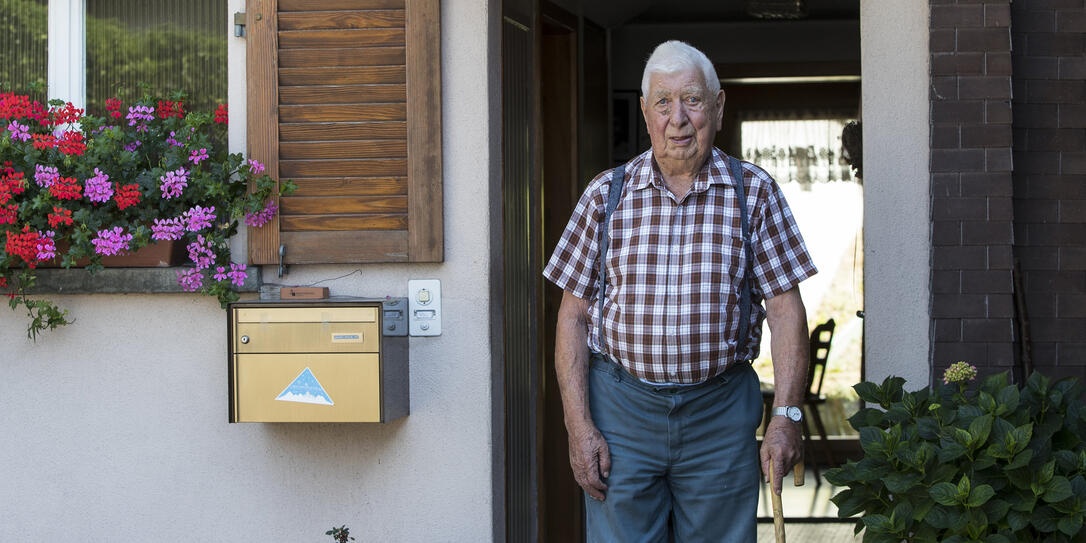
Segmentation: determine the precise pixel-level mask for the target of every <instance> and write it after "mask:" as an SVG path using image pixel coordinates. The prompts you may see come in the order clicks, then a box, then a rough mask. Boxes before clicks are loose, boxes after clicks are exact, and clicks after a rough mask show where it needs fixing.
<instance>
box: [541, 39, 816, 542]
mask: <svg viewBox="0 0 1086 543" xmlns="http://www.w3.org/2000/svg"><path fill="white" fill-rule="evenodd" d="M641 85H642V89H641V90H642V94H643V97H642V98H641V111H642V112H643V113H644V115H645V122H646V124H647V127H648V133H649V138H650V139H651V140H652V149H650V150H648V151H646V152H645V153H643V154H641V155H640V156H638V157H636V158H634V159H633V160H631V161H630V162H628V163H626V164H625V165H623V166H620V167H618V168H616V169H615V170H609V171H606V172H604V173H601V174H600V175H598V176H597V177H596V178H595V179H593V180H592V182H591V183H589V185H588V187H587V189H586V190H585V192H584V195H583V196H582V197H581V199H580V201H579V202H578V204H577V207H576V209H575V211H574V213H573V217H572V218H571V219H570V221H569V224H568V225H567V226H566V229H565V232H564V233H563V234H562V238H561V240H560V241H559V242H558V246H557V248H556V249H555V251H554V254H553V255H552V256H551V259H550V261H549V262H548V263H547V267H546V269H545V270H544V276H545V277H546V278H547V279H549V280H550V281H552V282H554V283H555V284H557V285H558V286H559V287H562V288H563V289H564V290H565V293H564V295H563V298H562V304H561V307H560V309H559V314H558V329H557V345H556V349H555V351H556V354H555V366H556V368H557V371H558V383H559V386H560V388H561V393H562V403H563V409H564V413H565V424H566V429H567V430H568V432H569V455H570V464H571V465H572V466H573V472H574V474H575V477H576V479H577V482H578V484H580V485H581V487H582V488H583V489H584V491H585V492H586V493H587V496H588V497H590V498H591V499H588V498H586V500H585V504H586V511H587V517H588V536H589V540H590V541H601V542H602V541H607V542H611V541H615V542H632V541H668V538H669V537H670V538H671V539H672V540H674V541H683V542H688V541H735V542H744V543H747V542H751V541H754V540H755V530H756V526H755V512H756V511H755V510H756V509H757V503H758V476H759V472H761V473H763V474H767V473H769V466H770V464H772V465H773V473H774V475H775V477H774V480H773V481H772V487H773V491H774V492H777V493H780V490H781V479H782V477H783V476H784V474H785V473H786V472H787V471H788V470H789V469H790V468H791V467H792V466H793V465H794V464H795V463H797V462H798V461H799V460H800V458H801V457H802V443H801V437H800V428H799V427H798V424H797V423H798V422H799V421H800V417H801V416H802V412H801V411H800V410H799V408H798V406H799V405H800V403H801V401H802V398H803V388H804V385H805V383H804V381H805V379H806V368H807V356H808V354H807V324H806V315H805V310H804V307H803V301H802V300H801V298H800V295H799V290H798V287H797V285H798V284H799V283H800V282H801V281H803V280H804V279H806V278H807V277H810V276H811V275H814V274H815V273H816V270H815V268H814V265H813V264H812V263H811V259H810V256H809V255H808V253H807V250H806V248H805V247H804V244H803V239H802V237H801V236H800V233H799V230H798V228H797V227H796V224H795V221H794V219H793V218H792V213H791V211H790V210H789V209H788V204H787V203H786V202H785V200H784V196H783V195H782V194H781V191H780V188H779V187H778V186H777V184H776V183H775V182H774V181H773V179H772V178H770V177H769V175H767V174H766V172H765V171H763V170H762V169H761V168H758V167H757V166H755V165H753V164H749V163H740V162H739V161H738V160H735V159H732V158H731V157H729V156H727V155H726V154H724V153H723V152H722V151H720V150H719V149H716V148H714V147H713V138H714V136H715V135H716V133H717V132H718V131H719V130H720V128H721V122H722V119H723V108H724V91H722V90H721V89H720V82H719V80H718V79H717V75H716V71H715V70H714V68H713V65H712V63H711V62H710V61H709V59H708V58H706V56H705V55H704V54H703V53H701V52H700V51H698V50H697V49H694V48H693V47H691V46H689V45H687V44H685V43H682V42H678V41H670V42H666V43H663V44H661V45H659V46H658V47H657V48H656V50H655V51H654V52H653V53H652V56H651V57H649V60H648V62H647V64H646V66H645V72H644V76H643V78H642V84H641ZM763 299H764V300H765V308H764V309H763V308H762V305H761V303H762V300H763ZM763 318H767V319H768V321H769V327H770V330H771V331H772V342H771V348H772V354H773V374H774V380H775V387H776V398H775V400H774V407H775V408H776V409H775V410H774V414H775V415H780V416H774V417H773V419H772V420H771V421H770V423H769V427H768V429H767V430H766V434H765V439H764V442H763V445H762V450H761V462H760V464H761V465H760V468H761V469H759V458H758V452H757V444H756V443H757V442H756V440H755V437H754V432H755V429H756V428H757V427H758V425H759V423H760V422H761V415H762V396H761V393H760V390H759V386H758V377H757V375H756V374H755V372H754V370H753V369H752V368H751V365H750V360H751V359H753V358H755V357H757V356H758V352H759V341H760V339H761V323H762V319H763Z"/></svg>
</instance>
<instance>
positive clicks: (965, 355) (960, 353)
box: [930, 0, 1016, 380]
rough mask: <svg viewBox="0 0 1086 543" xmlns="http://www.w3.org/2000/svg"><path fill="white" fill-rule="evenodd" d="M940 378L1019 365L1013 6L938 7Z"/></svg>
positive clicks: (934, 139) (1004, 0)
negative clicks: (962, 370)
mask: <svg viewBox="0 0 1086 543" xmlns="http://www.w3.org/2000/svg"><path fill="white" fill-rule="evenodd" d="M930 24H931V43H930V50H931V172H932V173H931V189H932V190H931V197H932V202H931V203H932V206H931V214H932V215H931V220H932V319H933V324H934V336H933V341H934V348H933V351H932V355H933V357H934V365H935V372H934V374H933V378H934V379H936V380H938V379H939V378H940V377H941V375H942V372H943V369H945V368H946V367H947V366H948V365H950V364H952V363H954V362H956V361H958V360H965V361H967V362H970V363H972V364H975V365H976V366H977V367H978V368H981V369H982V370H983V371H984V372H985V373H992V372H996V371H1002V370H1003V369H1007V367H1009V366H1011V365H1012V364H1013V363H1014V360H1015V356H1016V352H1015V344H1014V341H1015V330H1014V304H1013V294H1012V267H1013V254H1012V253H1013V250H1012V246H1013V243H1014V229H1013V221H1014V212H1013V205H1012V196H1013V192H1012V179H1011V169H1012V164H1011V145H1012V133H1011V120H1012V119H1011V53H1010V49H1011V30H1010V26H1011V6H1010V0H991V1H977V0H973V1H969V0H932V2H931V23H930Z"/></svg>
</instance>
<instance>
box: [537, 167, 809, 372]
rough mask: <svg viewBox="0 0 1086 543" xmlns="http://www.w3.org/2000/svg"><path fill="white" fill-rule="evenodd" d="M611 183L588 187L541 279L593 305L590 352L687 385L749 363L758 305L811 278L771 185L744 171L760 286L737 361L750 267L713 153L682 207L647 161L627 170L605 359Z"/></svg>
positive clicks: (728, 184) (755, 171)
mask: <svg viewBox="0 0 1086 543" xmlns="http://www.w3.org/2000/svg"><path fill="white" fill-rule="evenodd" d="M610 177H611V176H610V171H609V170H608V171H605V172H603V173H601V174H599V175H597V176H596V178H595V179H593V180H592V182H591V183H589V184H588V188H586V189H585V192H584V194H583V195H582V196H581V199H580V201H579V202H577V207H576V209H574V211H573V216H572V217H571V218H570V220H569V223H568V224H567V225H566V229H565V231H564V232H563V233H562V237H561V239H560V240H559V241H558V245H557V247H555V249H554V253H553V254H552V255H551V258H550V261H549V262H548V263H547V267H546V268H545V269H544V270H543V276H544V277H546V278H547V279H548V280H550V281H551V282H553V283H554V284H556V285H558V286H559V287H561V288H563V289H565V290H568V291H570V292H571V293H573V294H574V295H576V296H577V297H579V298H582V299H587V300H590V301H591V304H590V307H591V309H590V310H589V312H588V315H587V318H588V321H589V326H588V347H589V348H590V349H592V350H594V351H597V352H602V353H605V354H607V355H609V356H610V357H611V358H613V359H614V360H616V361H617V362H618V363H619V364H621V365H622V366H623V367H624V368H626V370H628V371H629V372H630V373H631V374H633V375H634V376H637V377H639V378H641V379H645V380H647V381H653V382H673V383H683V384H687V383H698V382H701V381H704V380H706V379H709V378H711V377H713V376H715V375H717V374H719V373H720V372H722V371H724V370H725V369H726V368H727V367H728V364H730V363H731V362H732V361H735V360H750V359H753V358H756V357H757V356H758V351H759V349H758V347H759V342H760V341H761V335H762V327H761V323H762V319H763V318H765V310H764V309H763V308H762V303H761V302H762V299H763V298H772V297H773V296H775V295H777V294H780V293H782V292H785V291H787V290H789V289H791V288H792V287H794V286H796V285H797V284H799V282H800V281H803V280H804V279H806V278H808V277H810V276H812V275H814V274H815V273H817V270H816V269H815V267H814V264H813V263H812V262H811V257H810V255H809V254H808V253H807V248H806V247H805V246H804V244H803V237H802V236H801V235H800V233H799V228H798V227H797V226H796V223H795V220H794V219H793V217H792V212H791V210H789V208H788V203H787V202H785V200H784V195H783V194H781V191H780V187H778V186H777V183H776V182H775V181H773V179H772V178H771V177H769V175H768V174H767V173H766V172H765V171H764V170H762V169H761V168H759V167H757V166H755V165H753V164H750V163H746V162H744V163H743V178H744V186H745V187H747V191H746V197H747V210H748V212H749V213H750V214H751V217H750V228H751V242H752V246H753V249H754V277H755V281H754V282H753V284H752V285H751V287H752V289H751V290H752V292H751V294H752V296H751V298H752V300H751V301H752V303H753V304H754V307H753V308H752V310H751V315H750V338H749V340H748V343H747V346H746V348H745V349H744V350H745V351H746V352H743V353H736V352H735V349H736V345H737V343H738V342H737V341H736V339H737V338H736V337H735V336H736V334H737V333H738V330H739V286H740V284H741V283H740V281H741V280H742V277H743V275H744V273H745V270H746V258H745V257H744V255H743V243H742V239H741V238H740V225H739V207H738V203H737V202H736V192H735V188H734V186H735V180H734V179H733V178H732V176H731V174H730V173H729V171H728V156H727V155H725V154H724V153H723V152H721V151H720V150H719V149H716V148H714V149H713V152H712V157H711V158H710V159H709V160H708V161H706V165H705V166H704V167H702V170H701V172H700V173H699V174H698V177H697V178H696V179H695V180H694V184H693V186H692V187H691V189H690V192H689V193H688V194H687V195H686V196H685V197H684V198H683V199H682V200H677V199H676V198H675V196H674V195H673V194H672V193H671V192H670V191H669V190H668V189H667V188H666V186H665V184H664V181H663V178H662V177H661V175H660V173H659V170H658V169H657V168H656V166H655V161H654V160H652V151H651V149H650V150H649V151H646V152H645V153H642V154H641V155H640V156H638V157H636V158H634V159H633V160H631V161H630V162H629V163H627V164H626V183H625V184H624V186H623V191H622V192H623V194H622V197H621V199H620V201H619V204H618V207H617V208H615V211H614V214H613V215H612V216H611V225H610V228H609V231H610V246H609V249H608V251H607V263H606V264H607V290H606V293H607V295H606V298H605V299H604V304H603V319H602V321H603V323H604V333H603V335H604V343H606V345H605V347H602V348H601V346H600V345H599V328H598V326H599V322H600V321H601V319H600V316H599V309H598V303H597V302H598V298H597V297H598V292H597V291H598V290H599V289H598V286H599V284H598V283H599V280H598V273H597V271H596V266H597V258H598V257H599V230H598V227H599V223H600V221H602V220H603V216H604V214H605V213H606V208H607V193H608V192H609V187H610V186H609V182H610ZM737 354H738V356H737Z"/></svg>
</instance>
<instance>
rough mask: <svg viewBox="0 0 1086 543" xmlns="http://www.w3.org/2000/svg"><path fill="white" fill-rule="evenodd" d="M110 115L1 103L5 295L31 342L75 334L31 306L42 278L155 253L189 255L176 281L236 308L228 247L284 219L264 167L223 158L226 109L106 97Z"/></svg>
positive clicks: (287, 187)
mask: <svg viewBox="0 0 1086 543" xmlns="http://www.w3.org/2000/svg"><path fill="white" fill-rule="evenodd" d="M106 110H107V111H106V115H105V116H102V117H96V116H92V115H84V112H83V110H80V109H77V108H75V107H73V106H72V104H71V103H64V102H62V101H59V100H53V101H50V102H49V103H48V104H47V105H42V104H41V103H39V102H37V101H33V100H31V99H30V98H29V97H28V96H26V95H20V94H15V93H0V130H2V131H0V238H2V241H3V246H2V247H0V289H2V290H3V291H6V294H7V295H8V297H9V299H10V300H9V305H10V306H11V308H12V309H18V308H19V307H20V306H22V307H24V308H25V309H26V311H27V316H28V318H29V321H30V322H29V325H28V327H27V335H28V337H30V338H35V339H36V337H37V335H38V333H40V332H41V331H43V330H46V329H53V328H56V327H57V326H61V325H65V324H68V323H69V322H70V321H69V319H68V314H67V311H66V310H62V309H60V308H58V307H57V306H56V305H55V304H53V303H52V302H51V301H49V300H47V299H33V298H30V297H29V296H28V295H27V291H28V289H30V288H31V287H33V286H34V284H35V271H36V269H37V268H38V267H39V266H40V265H42V264H45V263H47V262H51V261H53V262H58V263H59V264H60V265H61V266H63V267H71V266H74V265H77V262H79V263H85V267H86V268H87V270H88V271H89V272H90V273H94V272H96V271H98V270H100V269H101V268H102V263H101V259H102V258H103V257H108V256H113V255H118V254H124V253H129V252H133V251H137V250H139V249H140V248H142V247H145V246H146V245H148V244H150V243H155V242H175V243H181V244H183V245H184V247H185V252H186V253H187V256H188V263H187V265H185V266H184V267H183V268H182V269H181V270H179V271H178V274H177V280H178V282H179V283H180V285H181V286H182V288H183V289H184V290H185V291H189V292H197V291H198V292H203V293H205V294H208V295H212V296H216V297H217V298H218V299H219V301H220V302H222V303H223V304H224V306H225V304H226V303H228V302H231V301H234V300H236V299H237V298H238V295H237V293H236V292H235V290H234V288H235V287H237V286H240V285H241V284H242V283H243V282H244V279H245V275H246V274H245V271H246V266H245V263H244V262H235V261H234V260H233V259H232V255H231V254H230V246H229V243H228V239H229V238H230V236H233V235H234V234H235V233H236V232H237V228H238V225H239V222H241V221H244V222H245V223H246V224H247V225H248V226H249V227H252V228H260V227H261V226H263V225H264V224H265V223H266V222H268V221H269V220H270V219H271V218H272V217H274V216H275V214H276V213H277V210H278V208H277V204H276V201H277V198H276V196H279V195H282V194H287V193H289V192H291V191H292V190H293V189H294V185H293V184H292V183H291V182H289V181H284V182H282V183H279V184H278V185H277V183H276V181H275V180H274V179H272V178H271V177H269V176H268V175H266V174H264V166H263V165H261V164H260V163H258V162H257V161H255V160H245V158H244V157H243V156H242V155H241V154H236V153H235V154H230V153H227V152H226V151H225V145H224V142H225V128H226V122H227V110H226V106H225V105H220V106H219V107H218V109H217V110H216V111H215V112H214V113H213V114H212V113H207V112H189V111H186V110H185V106H184V94H182V93H180V92H177V93H174V94H173V95H171V96H170V97H169V98H168V99H160V98H157V97H153V96H151V95H149V94H146V93H145V95H144V96H143V97H142V98H141V99H139V100H136V101H134V102H132V103H128V104H126V103H123V102H122V101H121V100H120V99H117V98H111V99H110V100H108V101H107V102H106Z"/></svg>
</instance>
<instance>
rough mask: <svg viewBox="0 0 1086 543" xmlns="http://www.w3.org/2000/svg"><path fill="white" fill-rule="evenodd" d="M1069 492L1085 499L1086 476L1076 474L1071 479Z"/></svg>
mask: <svg viewBox="0 0 1086 543" xmlns="http://www.w3.org/2000/svg"><path fill="white" fill-rule="evenodd" d="M1071 493H1072V494H1074V495H1075V497H1076V498H1078V499H1080V500H1083V499H1086V478H1083V477H1082V476H1081V475H1076V476H1075V477H1074V478H1073V479H1071Z"/></svg>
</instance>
